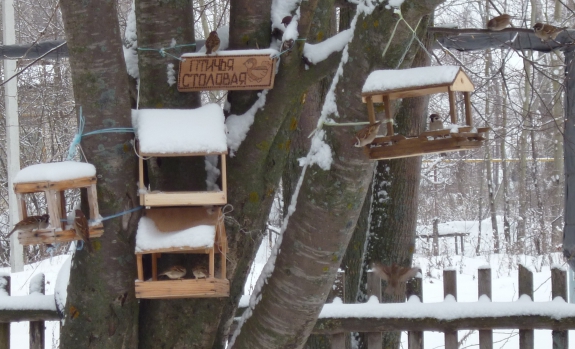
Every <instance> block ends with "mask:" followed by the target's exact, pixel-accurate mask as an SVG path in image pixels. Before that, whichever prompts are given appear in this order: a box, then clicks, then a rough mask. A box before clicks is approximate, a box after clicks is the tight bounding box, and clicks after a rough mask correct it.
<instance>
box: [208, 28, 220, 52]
mask: <svg viewBox="0 0 575 349" xmlns="http://www.w3.org/2000/svg"><path fill="white" fill-rule="evenodd" d="M205 45H206V54H207V55H209V54H211V53H215V52H216V51H217V50H218V49H219V48H220V37H219V36H218V33H217V32H216V31H215V30H214V31H213V32H211V33H210V35H209V36H208V38H207V39H206V44H205Z"/></svg>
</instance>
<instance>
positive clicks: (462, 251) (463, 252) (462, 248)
mask: <svg viewBox="0 0 575 349" xmlns="http://www.w3.org/2000/svg"><path fill="white" fill-rule="evenodd" d="M459 238H460V241H461V254H462V255H465V248H464V247H463V246H464V245H463V235H460V236H459Z"/></svg>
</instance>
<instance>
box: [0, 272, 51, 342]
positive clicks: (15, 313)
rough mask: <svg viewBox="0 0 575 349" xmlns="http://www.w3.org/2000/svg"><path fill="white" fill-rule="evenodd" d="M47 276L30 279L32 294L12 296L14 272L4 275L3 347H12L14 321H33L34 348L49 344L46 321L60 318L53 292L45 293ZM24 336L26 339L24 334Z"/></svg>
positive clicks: (0, 300)
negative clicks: (11, 324) (46, 341)
mask: <svg viewBox="0 0 575 349" xmlns="http://www.w3.org/2000/svg"><path fill="white" fill-rule="evenodd" d="M44 285H45V277H44V274H38V275H35V276H34V277H33V279H32V280H31V281H30V289H29V291H30V292H29V293H30V294H29V295H28V296H10V276H8V275H0V349H10V323H11V322H20V321H30V335H29V341H30V349H44V348H45V340H44V338H45V325H44V321H59V320H60V316H59V315H58V312H57V311H56V304H55V302H54V296H53V295H44V291H45V290H44ZM22 340H25V339H24V338H22Z"/></svg>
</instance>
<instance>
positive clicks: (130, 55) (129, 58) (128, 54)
mask: <svg viewBox="0 0 575 349" xmlns="http://www.w3.org/2000/svg"><path fill="white" fill-rule="evenodd" d="M137 48H138V35H137V34H136V12H135V4H134V2H133V1H132V9H131V10H130V13H129V14H128V19H127V21H126V32H125V33H124V59H125V61H126V69H127V71H128V74H129V75H130V76H131V77H133V78H134V79H139V78H140V71H139V70H138V52H137Z"/></svg>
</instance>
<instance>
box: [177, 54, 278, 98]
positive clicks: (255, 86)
mask: <svg viewBox="0 0 575 349" xmlns="http://www.w3.org/2000/svg"><path fill="white" fill-rule="evenodd" d="M229 52H233V51H229ZM276 61H277V60H276V59H273V58H271V57H270V54H269V53H266V54H253V55H227V54H219V53H217V54H215V55H205V54H188V55H184V56H182V60H181V61H180V72H179V75H178V91H180V92H193V91H206V90H263V89H270V88H272V87H273V86H274V77H275V69H276Z"/></svg>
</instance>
